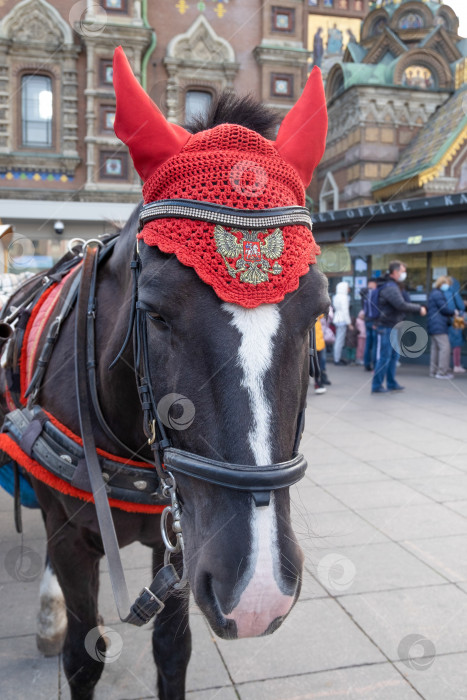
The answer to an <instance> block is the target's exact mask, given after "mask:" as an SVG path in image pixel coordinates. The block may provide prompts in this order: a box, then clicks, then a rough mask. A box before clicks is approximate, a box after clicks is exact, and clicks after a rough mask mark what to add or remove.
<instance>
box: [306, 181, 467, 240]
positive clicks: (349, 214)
mask: <svg viewBox="0 0 467 700" xmlns="http://www.w3.org/2000/svg"><path fill="white" fill-rule="evenodd" d="M463 205H465V207H466V208H467V192H462V193H461V194H452V195H445V196H444V197H426V198H425V199H404V200H401V201H398V202H385V203H384V204H371V205H370V206H368V207H354V208H352V209H336V210H335V211H324V212H320V213H319V214H313V215H312V219H313V223H317V224H318V223H325V222H331V221H335V222H336V223H340V222H345V221H346V222H349V223H350V222H351V221H352V220H353V219H367V220H369V221H371V220H373V219H380V218H390V217H391V215H392V214H403V213H404V212H411V213H412V214H414V215H417V214H419V213H420V212H422V211H423V212H425V211H433V210H436V209H450V208H458V207H460V208H464V207H463ZM414 238H415V237H414ZM418 243H420V241H418ZM416 244H417V243H416V242H414V243H412V245H416Z"/></svg>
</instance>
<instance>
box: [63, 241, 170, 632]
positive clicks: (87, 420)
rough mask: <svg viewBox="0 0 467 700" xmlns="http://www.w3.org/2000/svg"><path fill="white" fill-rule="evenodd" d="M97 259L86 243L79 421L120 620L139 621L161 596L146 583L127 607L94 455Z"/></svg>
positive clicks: (161, 579) (79, 315)
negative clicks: (91, 317)
mask: <svg viewBox="0 0 467 700" xmlns="http://www.w3.org/2000/svg"><path fill="white" fill-rule="evenodd" d="M97 261H98V251H97V249H95V248H91V247H86V251H85V257H84V263H83V272H82V279H81V286H80V290H79V296H78V306H77V312H76V326H75V375H76V391H77V400H78V412H79V421H80V429H81V437H82V440H83V448H84V454H85V457H86V464H87V468H88V474H89V480H90V482H91V487H92V493H93V497H94V504H95V506H96V513H97V519H98V522H99V529H100V533H101V538H102V543H103V546H104V551H105V554H106V556H107V560H108V564H109V576H110V581H111V584H112V590H113V594H114V598H115V603H116V606H117V610H118V614H119V616H120V619H121V620H122V621H123V622H130V623H132V624H135V625H142V624H145V623H146V622H148V621H149V620H150V619H151V617H153V616H154V615H156V614H157V613H158V612H160V611H161V609H162V607H161V605H160V601H161V598H160V596H157V595H154V594H153V593H150V594H149V599H148V591H149V592H150V591H151V587H149V589H143V591H142V592H141V594H140V596H139V598H138V599H137V601H136V602H135V604H134V605H133V606H132V607H131V608H130V598H129V595H128V588H127V585H126V580H125V574H124V572H123V566H122V560H121V558H120V550H119V546H118V540H117V535H116V532H115V527H114V523H113V519H112V513H111V510H110V505H109V501H108V498H107V493H106V489H105V482H104V480H103V478H102V472H101V468H100V463H99V458H98V456H97V451H96V444H95V441H94V434H93V424H92V418H91V412H90V402H91V396H90V391H89V386H88V381H87V350H86V344H87V328H88V323H87V316H88V313H92V312H93V306H92V303H91V305H90V304H89V299H90V297H92V290H93V288H94V287H95V279H96V274H97ZM165 568H166V567H164V569H165ZM168 568H169V569H170V570H169V571H168V572H165V573H161V571H164V569H162V570H161V571H159V572H158V574H157V575H156V577H155V579H154V581H153V582H152V584H151V586H153V587H154V588H155V589H156V590H157V591H159V592H160V595H167V594H168V593H169V592H170V591H171V590H172V588H173V586H174V585H175V584H176V583H177V582H178V576H177V574H176V572H175V570H174V569H173V567H170V565H169V566H168ZM172 569H173V571H172Z"/></svg>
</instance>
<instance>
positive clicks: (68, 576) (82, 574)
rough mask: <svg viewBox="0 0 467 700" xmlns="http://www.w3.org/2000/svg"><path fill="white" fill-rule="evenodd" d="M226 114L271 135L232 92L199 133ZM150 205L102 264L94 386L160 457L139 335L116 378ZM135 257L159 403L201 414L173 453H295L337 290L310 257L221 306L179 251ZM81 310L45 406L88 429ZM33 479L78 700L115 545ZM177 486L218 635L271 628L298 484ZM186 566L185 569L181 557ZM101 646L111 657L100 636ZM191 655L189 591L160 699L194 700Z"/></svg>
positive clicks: (292, 578) (288, 555)
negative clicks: (140, 367) (77, 350)
mask: <svg viewBox="0 0 467 700" xmlns="http://www.w3.org/2000/svg"><path fill="white" fill-rule="evenodd" d="M224 122H234V123H237V124H240V125H243V126H245V127H248V129H250V130H255V131H256V132H257V133H259V134H261V135H262V136H264V137H268V136H269V135H270V134H271V130H272V129H273V126H274V117H273V116H272V115H271V114H270V113H268V112H267V111H266V110H265V109H264V108H263V107H261V106H259V105H256V106H255V105H254V104H253V103H252V101H251V100H246V101H245V100H243V101H241V100H240V101H239V100H236V99H233V98H232V97H231V96H229V97H228V98H226V99H224V100H223V101H221V104H220V105H218V106H217V108H215V109H214V110H213V111H212V113H211V116H210V118H209V121H208V122H207V123H204V124H200V125H198V129H204V130H205V129H212V128H214V127H216V125H218V124H222V123H224ZM269 143H270V142H269ZM140 210H141V207H138V208H137V209H136V210H135V212H134V214H133V215H132V217H131V218H130V220H129V221H128V223H127V225H126V226H125V228H124V229H123V230H122V231H121V233H120V236H119V238H118V241H117V243H116V245H115V247H114V250H113V252H112V254H111V256H110V257H108V259H106V260H105V262H104V263H103V264H102V265H101V266H100V267H99V270H98V277H97V312H96V330H97V334H96V348H97V352H96V356H97V360H98V366H97V386H98V394H99V400H100V403H101V406H102V410H103V413H104V415H105V418H106V421H107V423H108V424H109V425H110V427H111V428H112V430H113V431H114V432H115V433H116V434H117V435H118V436H119V437H120V439H122V440H123V441H124V442H125V443H126V444H127V445H128V446H130V447H131V448H132V449H133V450H134V452H135V453H139V454H142V455H144V456H146V457H148V458H151V451H150V449H149V447H147V444H146V442H145V437H144V434H143V431H142V424H143V414H142V409H141V403H140V398H139V396H138V390H137V386H136V383H135V375H134V364H135V360H134V354H133V353H134V350H133V346H132V344H131V343H129V344H128V345H127V346H126V348H125V350H124V352H123V355H122V357H121V359H120V360H119V361H118V362H117V363H116V364H115V366H114V367H113V369H112V370H111V371H109V366H110V365H111V364H112V362H113V360H114V359H115V357H116V356H117V355H118V353H119V351H120V349H121V348H122V344H123V340H124V338H125V334H126V332H127V329H128V318H129V313H130V308H131V303H132V293H131V290H132V285H131V274H132V273H131V270H130V266H129V263H130V261H131V260H132V259H133V255H134V248H135V237H136V232H137V221H138V217H139V214H140ZM173 225H174V226H177V222H176V221H174V222H173ZM139 257H140V265H141V273H140V277H139V281H138V299H139V300H140V301H141V302H142V303H143V304H144V305H145V308H147V309H148V311H147V338H148V349H149V358H150V376H151V381H152V384H153V391H154V394H155V398H156V401H157V402H159V401H160V400H161V399H162V398H163V397H164V396H167V395H170V394H178V395H183V396H184V397H187V398H188V399H189V401H190V402H191V404H192V405H193V407H194V420H193V421H192V422H191V421H189V422H188V424H187V425H185V426H183V427H184V428H185V429H183V430H170V431H169V432H170V438H171V441H172V444H173V445H174V447H176V448H179V449H181V450H187V451H189V452H190V453H194V454H196V455H200V456H204V457H207V458H210V459H213V460H220V461H222V462H226V463H233V464H244V465H266V464H273V463H281V462H285V461H287V460H289V459H290V458H291V455H292V452H293V449H294V439H295V436H296V430H297V422H298V419H299V415H300V413H301V411H302V409H303V408H304V406H305V400H306V393H307V387H308V376H309V342H308V339H309V332H310V329H311V328H312V326H313V324H314V322H315V320H316V318H317V317H318V315H319V314H321V313H323V312H325V311H326V309H327V307H328V305H329V299H328V295H327V283H326V280H325V278H324V276H323V275H322V274H321V273H320V272H319V270H318V269H317V266H316V265H311V266H310V267H309V271H308V272H307V273H306V274H302V275H301V277H300V280H299V284H298V287H297V288H296V289H295V291H291V292H290V293H288V294H287V295H286V296H285V298H284V299H283V300H282V301H280V302H279V303H265V304H261V305H259V306H256V308H244V307H242V306H238V305H236V304H233V303H228V302H225V301H222V299H221V298H219V296H218V295H217V294H216V293H215V291H214V290H213V288H212V287H211V286H210V285H209V284H206V283H205V282H203V281H202V280H201V279H200V277H199V276H198V275H197V274H196V272H195V270H194V269H193V268H192V267H189V266H186V265H183V264H181V263H180V262H179V260H178V259H177V257H176V256H175V255H171V254H167V253H163V252H161V250H160V249H159V248H158V247H156V246H153V245H147V244H145V243H144V242H143V241H142V240H141V241H140V242H139ZM75 313H76V310H73V311H72V312H71V314H70V315H69V317H68V318H67V320H66V322H65V324H64V326H63V328H62V329H61V332H60V335H59V337H58V340H57V343H56V345H55V348H54V351H53V354H52V358H51V360H50V363H49V366H48V368H47V373H46V376H45V378H44V382H43V385H42V389H41V392H40V394H39V396H38V397H37V400H38V402H39V403H40V405H41V406H43V407H44V408H46V409H47V411H49V412H50V413H51V414H53V415H54V416H56V417H57V418H58V419H59V420H60V421H61V423H63V424H64V425H66V426H67V427H68V428H69V429H70V430H72V431H73V432H74V433H76V434H79V430H80V427H79V419H78V410H77V396H76V389H75V385H74V382H73V380H72V375H73V357H74V346H73V329H74V322H75ZM94 437H95V441H96V444H97V445H98V446H99V447H101V448H102V449H104V450H107V451H108V452H111V453H113V454H121V455H122V456H124V453H123V452H120V451H119V448H118V446H117V445H115V444H114V443H113V442H112V440H111V439H110V438H109V437H108V436H107V435H106V434H105V433H104V432H103V431H102V429H101V428H100V427H99V425H98V424H97V422H96V426H95V431H94ZM143 445H146V446H145V447H142V446H143ZM33 485H34V489H35V492H36V495H37V498H38V500H39V502H40V505H41V508H42V511H43V513H44V519H45V524H46V530H47V538H48V554H49V557H50V561H51V564H52V567H53V571H54V572H55V574H56V576H57V579H58V583H59V586H60V589H61V591H63V595H64V600H65V603H66V612H67V632H66V638H65V641H64V648H63V660H64V667H65V672H66V675H67V678H68V682H69V685H70V688H71V694H72V698H73V700H81V699H82V700H88V699H89V698H92V696H93V690H94V687H95V685H96V683H97V681H98V679H99V677H100V675H101V673H102V669H103V661H102V659H101V658H99V656H96V657H95V658H94V657H92V656H90V655H89V654H88V653H87V651H86V648H85V643H84V641H85V638H86V635H87V634H88V632H89V630H91V629H93V628H95V627H96V626H97V625H98V624H99V622H100V619H99V615H98V609H97V594H98V585H99V576H98V572H99V561H100V559H101V557H102V556H103V547H102V541H101V537H100V532H99V527H98V523H97V519H96V511H95V507H94V505H93V504H91V503H88V504H84V503H83V502H82V501H79V500H78V499H76V498H72V497H70V496H65V495H64V494H62V493H59V492H58V491H56V490H54V489H52V488H50V487H49V486H47V485H46V484H45V483H43V482H42V481H39V480H37V479H33ZM177 485H178V494H179V499H180V502H181V508H182V527H183V533H184V541H185V565H186V569H187V575H188V581H189V584H190V587H191V590H192V592H193V594H194V598H195V600H196V602H197V603H198V605H199V606H200V608H201V610H202V611H203V613H204V614H205V615H206V617H207V619H208V621H209V623H210V625H211V627H212V629H213V630H214V632H215V633H216V634H218V635H219V636H221V637H224V638H235V637H245V636H258V635H262V634H266V633H269V632H272V631H273V630H274V629H276V628H277V627H278V626H279V624H280V623H281V622H282V620H283V619H284V618H285V617H286V615H287V614H288V613H289V612H290V610H291V608H292V606H293V604H294V602H295V601H296V600H297V598H298V595H299V592H300V585H301V572H302V562H303V556H302V552H301V550H300V547H299V545H298V543H297V540H296V538H295V535H294V533H293V531H292V528H291V524H290V504H289V492H288V488H280V489H277V490H275V491H274V492H272V493H271V497H270V502H269V505H263V506H260V507H258V506H257V505H256V504H255V502H254V500H253V498H252V495H251V493H249V492H243V491H241V490H233V489H230V488H225V487H222V486H218V485H214V484H211V483H208V482H206V481H203V480H199V479H196V478H192V477H190V476H187V475H184V474H179V475H177ZM112 512H113V519H114V524H115V529H116V532H117V537H118V542H119V545H120V546H122V547H123V546H125V545H127V544H130V543H132V542H135V541H139V542H142V543H143V544H145V545H147V546H148V547H151V548H152V550H153V562H154V571H156V570H157V569H158V568H160V566H161V565H162V562H163V558H164V544H163V542H162V539H161V535H160V528H159V516H157V515H143V514H136V513H127V512H124V511H123V510H119V509H113V510H112ZM175 564H176V566H177V568H178V569H180V567H181V562H180V560H177V559H176V560H175ZM48 576H49V579H50V578H51V574H50V572H49V574H48ZM49 583H50V581H49ZM54 590H55V593H52V594H51V595H49V598H53V597H54V595H55V596H59V595H60V590H59V589H58V587H57V586H56V584H55V589H54ZM49 603H50V600H49ZM49 632H50V630H49ZM100 644H101V646H102V651H104V649H103V645H104V642H103V640H101V641H100ZM190 649H191V641H190V630H189V626H188V598H187V596H186V595H173V596H171V597H169V598H168V600H167V601H166V606H165V609H164V610H163V611H162V612H161V614H160V615H159V616H158V617H157V619H156V622H155V625H154V632H153V651H154V658H155V662H156V665H157V668H158V690H159V697H160V698H161V700H176V699H182V698H184V686H185V672H186V667H187V664H188V660H189V657H190Z"/></svg>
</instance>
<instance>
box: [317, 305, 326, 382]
mask: <svg viewBox="0 0 467 700" xmlns="http://www.w3.org/2000/svg"><path fill="white" fill-rule="evenodd" d="M322 316H324V314H322ZM315 347H316V357H317V360H318V366H319V376H318V377H315V394H325V393H326V387H325V386H324V377H325V376H326V343H325V342H324V334H323V327H322V325H321V316H320V317H319V318H318V320H317V321H316V323H315Z"/></svg>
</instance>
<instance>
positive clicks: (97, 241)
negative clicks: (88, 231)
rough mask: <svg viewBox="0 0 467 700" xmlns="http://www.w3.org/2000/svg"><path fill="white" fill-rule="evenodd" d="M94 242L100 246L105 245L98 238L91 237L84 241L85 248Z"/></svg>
mask: <svg viewBox="0 0 467 700" xmlns="http://www.w3.org/2000/svg"><path fill="white" fill-rule="evenodd" d="M93 243H95V244H96V245H97V247H98V248H102V247H103V246H104V244H103V243H102V241H100V240H99V239H98V238H89V239H88V240H87V241H85V242H84V248H89V246H90V245H92V244H93Z"/></svg>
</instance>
